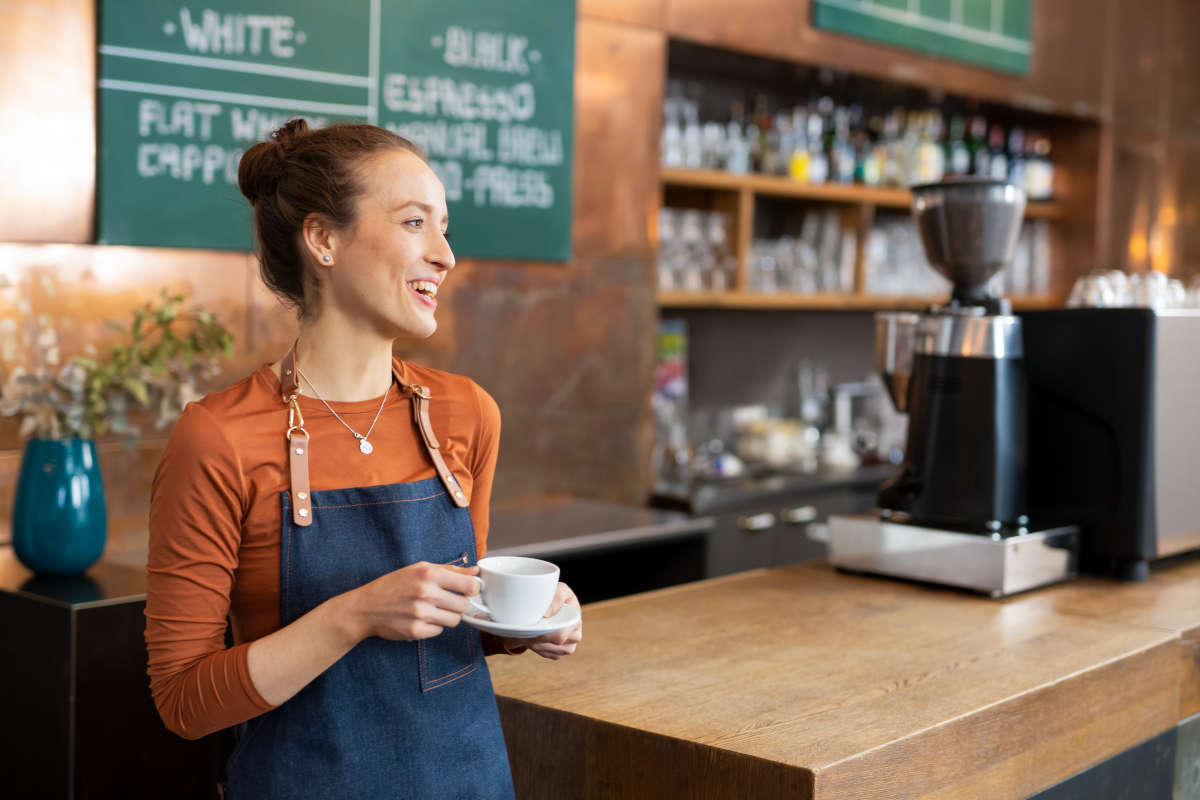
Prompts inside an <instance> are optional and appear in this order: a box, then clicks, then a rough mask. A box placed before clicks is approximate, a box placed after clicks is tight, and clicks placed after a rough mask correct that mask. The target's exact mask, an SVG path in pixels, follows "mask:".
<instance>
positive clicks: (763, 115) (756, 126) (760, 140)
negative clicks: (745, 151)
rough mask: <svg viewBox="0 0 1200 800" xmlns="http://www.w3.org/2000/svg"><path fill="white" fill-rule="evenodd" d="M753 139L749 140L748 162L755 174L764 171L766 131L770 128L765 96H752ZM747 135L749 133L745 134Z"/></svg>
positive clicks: (769, 116)
mask: <svg viewBox="0 0 1200 800" xmlns="http://www.w3.org/2000/svg"><path fill="white" fill-rule="evenodd" d="M751 120H752V128H753V134H754V136H753V138H751V140H750V161H751V166H752V167H753V169H754V171H755V172H765V171H766V168H765V167H766V160H767V130H768V129H770V127H771V115H770V114H768V113H767V96H766V95H764V94H758V95H755V96H754V113H753V114H752V115H751ZM747 135H749V132H748V133H747Z"/></svg>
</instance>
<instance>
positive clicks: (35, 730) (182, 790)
mask: <svg viewBox="0 0 1200 800" xmlns="http://www.w3.org/2000/svg"><path fill="white" fill-rule="evenodd" d="M145 591H146V589H145V572H144V570H139V569H133V568H129V567H124V566H120V565H114V564H106V563H104V562H101V563H100V564H97V565H96V566H94V567H92V568H91V569H90V570H88V573H87V574H86V575H83V576H80V577H75V578H50V579H48V578H35V577H33V576H32V575H30V573H28V571H26V570H25V569H24V568H23V567H21V566H19V565H18V564H17V563H16V561H15V559H14V557H13V555H12V551H11V549H9V548H0V630H3V632H4V635H3V640H2V644H0V683H3V685H4V687H5V700H4V707H5V713H4V714H3V721H4V725H3V732H2V733H0V765H3V769H0V772H2V773H3V775H4V788H3V790H2V791H0V795H3V796H4V797H13V798H18V797H21V798H24V797H29V798H33V797H36V798H46V800H51V799H52V798H76V799H77V800H84V798H88V799H89V800H107V799H108V798H112V799H113V800H117V799H118V798H119V800H136V798H147V800H149V798H155V800H158V799H159V798H167V797H169V798H172V800H176V799H178V800H189V799H191V798H195V800H208V798H215V797H216V796H217V780H218V777H219V774H220V769H221V761H222V760H223V757H224V752H225V747H226V745H227V743H226V741H225V740H224V738H223V736H222V735H214V736H208V737H205V738H203V739H199V740H196V741H188V740H185V739H181V738H179V737H178V736H176V735H175V734H173V733H171V732H170V731H168V730H167V729H166V727H164V726H163V723H162V720H160V719H159V717H158V712H157V711H156V710H155V708H154V703H153V701H152V700H151V697H150V687H149V679H148V678H147V677H146V645H145V641H144V638H143V631H144V630H145V625H146V622H145V617H144V615H143V612H144V610H145V607H146V602H145Z"/></svg>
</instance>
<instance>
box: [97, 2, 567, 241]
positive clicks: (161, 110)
mask: <svg viewBox="0 0 1200 800" xmlns="http://www.w3.org/2000/svg"><path fill="white" fill-rule="evenodd" d="M212 1H213V3H214V4H221V5H220V6H219V7H212V6H210V7H201V6H191V5H189V6H182V5H175V4H171V3H163V2H162V1H161V0H103V2H101V4H100V6H99V15H100V19H99V31H100V45H99V50H100V80H99V117H100V120H99V127H98V130H99V143H98V149H99V157H98V159H97V170H98V175H97V203H96V216H97V219H96V230H97V240H98V241H99V242H101V243H103V244H129V245H146V246H174V247H193V248H214V249H231V250H246V249H249V248H250V245H251V232H250V212H249V207H248V204H247V203H246V201H245V200H244V199H243V198H242V196H241V194H240V193H239V192H238V190H237V163H238V159H239V158H240V157H241V153H242V152H243V151H244V150H245V149H246V148H247V147H249V146H250V145H251V144H253V143H254V142H256V141H260V140H262V139H264V138H265V137H266V136H267V135H268V134H269V133H270V132H271V131H272V130H274V129H275V128H277V127H279V126H280V125H282V124H283V123H284V122H285V121H286V120H288V119H289V118H291V117H293V116H303V117H305V118H306V119H307V120H308V121H309V123H310V125H312V126H314V127H320V126H322V125H327V124H330V123H333V122H342V121H353V122H371V123H373V124H377V125H383V126H386V127H388V128H390V129H392V130H395V131H397V132H398V133H401V134H403V135H406V136H408V137H409V138H412V139H414V140H416V141H417V142H418V143H419V144H421V145H422V146H423V147H424V148H425V149H426V150H427V152H428V153H429V157H430V163H431V165H432V166H433V167H434V169H435V170H436V171H437V172H438V174H439V175H440V176H441V177H442V180H443V182H444V183H445V185H446V190H447V203H448V205H449V208H450V220H451V222H450V225H451V230H452V232H453V237H454V238H453V245H454V250H455V253H456V254H457V255H458V256H460V257H463V256H466V257H475V258H513V259H529V260H558V261H562V260H566V259H567V258H569V257H570V240H571V236H570V229H571V160H572V154H571V143H572V138H573V137H572V127H573V113H574V61H575V52H574V50H575V48H574V40H575V8H574V3H571V2H558V1H557V0H555V1H554V2H545V0H505V2H503V3H496V2H492V1H491V0H345V1H343V2H339V3H329V2H328V1H327V0H253V3H252V4H251V3H248V2H240V3H236V4H235V3H233V2H231V0H212Z"/></svg>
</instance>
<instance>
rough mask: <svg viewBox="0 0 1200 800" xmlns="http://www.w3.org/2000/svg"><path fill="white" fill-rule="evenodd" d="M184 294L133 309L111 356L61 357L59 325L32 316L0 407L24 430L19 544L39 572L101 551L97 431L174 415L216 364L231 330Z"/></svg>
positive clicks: (59, 570) (72, 565) (77, 566)
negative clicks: (22, 361)
mask: <svg viewBox="0 0 1200 800" xmlns="http://www.w3.org/2000/svg"><path fill="white" fill-rule="evenodd" d="M186 299H187V298H186V297H185V296H184V295H178V294H171V293H169V292H167V291H166V290H163V291H162V293H161V294H160V295H159V297H158V299H157V300H155V301H151V302H148V303H146V304H145V305H143V306H141V307H139V308H135V309H134V310H133V321H132V323H131V324H130V325H129V327H128V328H126V327H124V326H122V325H118V324H115V323H110V326H111V327H112V328H114V329H115V331H117V332H118V334H119V337H118V340H117V341H116V342H115V343H114V344H113V345H112V346H111V348H110V349H109V351H108V353H107V355H104V356H100V355H98V354H96V353H95V352H94V348H91V347H89V348H87V349H88V350H89V351H92V352H88V353H86V354H84V355H81V356H76V357H73V358H71V359H69V360H67V361H66V362H65V363H63V362H62V360H61V358H60V356H59V342H58V334H57V331H56V330H55V329H54V327H53V326H52V325H51V324H50V320H49V319H48V318H47V317H44V316H40V317H39V316H34V315H27V316H28V318H27V320H26V321H27V323H28V325H27V331H26V337H27V340H28V341H27V344H26V347H25V355H26V356H27V358H29V357H31V361H32V363H31V364H28V365H18V366H15V367H13V368H12V369H11V370H10V371H9V373H8V376H7V379H6V380H5V383H4V387H3V390H2V391H0V414H3V415H4V416H19V417H21V427H20V435H21V436H22V437H23V438H26V439H27V441H26V444H25V453H24V456H23V458H22V461H21V472H20V477H19V478H18V481H17V493H16V497H15V500H14V503H13V521H12V537H13V550H14V551H15V553H16V556H17V558H18V560H20V561H21V563H22V564H24V565H25V566H27V567H29V568H30V569H32V570H33V571H34V572H36V573H37V574H39V575H78V574H80V573H82V572H83V571H84V570H86V569H87V568H88V567H90V566H91V565H92V564H94V563H95V562H96V561H97V560H98V559H99V558H100V556H101V554H102V553H103V552H104V543H105V539H106V537H107V529H108V525H107V517H106V508H105V502H104V485H103V482H102V480H101V476H100V463H99V461H98V460H97V456H96V443H95V439H96V437H97V436H100V435H102V434H105V433H113V434H119V435H123V436H125V437H126V439H127V441H133V440H135V439H136V437H137V436H138V435H139V434H140V430H139V428H138V426H137V425H136V424H135V422H134V421H133V419H131V416H130V415H131V414H132V413H134V412H137V411H149V412H151V413H153V414H154V415H155V418H156V419H155V426H156V427H157V428H159V429H162V428H164V427H166V426H167V425H169V424H171V423H172V422H173V421H174V420H175V419H176V418H177V417H178V416H179V414H180V413H181V412H182V410H183V407H184V406H185V405H187V403H188V402H190V401H192V400H195V399H198V398H199V397H200V392H199V390H198V388H197V387H198V384H200V383H201V382H203V381H205V380H207V379H209V378H212V377H213V376H214V375H216V374H217V373H218V372H219V371H220V357H221V356H228V355H230V354H231V353H232V352H233V336H232V334H231V333H230V332H229V331H228V330H226V329H225V327H224V326H223V325H221V323H220V322H219V321H218V320H217V319H216V317H215V316H213V315H212V314H211V313H209V312H207V311H204V310H203V309H200V308H198V307H197V308H191V309H187V310H185V308H184V304H185V302H186Z"/></svg>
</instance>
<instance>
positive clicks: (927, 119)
mask: <svg viewBox="0 0 1200 800" xmlns="http://www.w3.org/2000/svg"><path fill="white" fill-rule="evenodd" d="M941 127H942V125H941V114H940V113H938V112H936V111H931V112H928V113H926V114H924V115H922V119H921V123H920V127H919V129H918V136H919V144H918V145H917V165H916V166H917V168H916V174H915V176H914V177H913V182H914V183H936V182H938V181H940V180H941V179H942V177H943V176H944V175H945V172H946V156H945V152H944V151H943V150H942V146H941V145H940V144H939V143H938V139H939V138H940V133H941Z"/></svg>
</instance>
